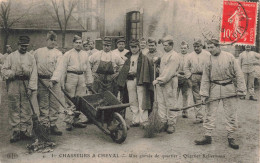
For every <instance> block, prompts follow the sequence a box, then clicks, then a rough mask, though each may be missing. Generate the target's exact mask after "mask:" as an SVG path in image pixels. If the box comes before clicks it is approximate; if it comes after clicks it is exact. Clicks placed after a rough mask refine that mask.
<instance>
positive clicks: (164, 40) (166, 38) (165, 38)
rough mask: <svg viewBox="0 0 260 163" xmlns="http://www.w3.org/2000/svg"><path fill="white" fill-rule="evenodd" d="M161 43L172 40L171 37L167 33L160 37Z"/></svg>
mask: <svg viewBox="0 0 260 163" xmlns="http://www.w3.org/2000/svg"><path fill="white" fill-rule="evenodd" d="M161 41H162V43H164V42H167V41H170V42H173V37H172V36H171V35H167V36H165V37H163V38H162V39H161Z"/></svg>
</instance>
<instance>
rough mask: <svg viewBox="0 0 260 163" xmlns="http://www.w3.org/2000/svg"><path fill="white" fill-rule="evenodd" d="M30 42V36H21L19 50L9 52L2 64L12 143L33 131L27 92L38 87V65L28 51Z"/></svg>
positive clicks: (29, 93)
mask: <svg viewBox="0 0 260 163" xmlns="http://www.w3.org/2000/svg"><path fill="white" fill-rule="evenodd" d="M29 42H30V38H29V37H28V36H20V37H19V41H18V50H17V51H15V52H13V53H11V54H9V55H8V56H7V58H6V60H5V61H4V64H3V66H2V76H3V78H4V79H5V80H6V81H7V92H8V103H9V124H10V125H11V132H12V135H11V139H10V142H11V143H14V142H17V141H19V140H21V139H28V138H30V136H31V132H32V120H31V117H32V116H31V115H32V112H31V108H30V105H29V101H28V99H27V96H26V92H27V93H28V95H29V96H30V95H31V94H32V91H35V90H36V89H37V67H36V63H35V59H34V57H33V56H32V55H31V54H30V53H29V52H27V47H28V45H29ZM24 81H25V82H26V83H27V84H28V88H27V89H28V90H25V87H24V85H23V83H24Z"/></svg>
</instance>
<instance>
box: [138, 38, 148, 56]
mask: <svg viewBox="0 0 260 163" xmlns="http://www.w3.org/2000/svg"><path fill="white" fill-rule="evenodd" d="M139 42H140V48H141V51H142V53H143V54H144V55H146V53H148V51H149V50H148V49H147V47H146V46H147V42H146V40H145V38H141V39H140V41H139Z"/></svg>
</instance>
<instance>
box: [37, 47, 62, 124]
mask: <svg viewBox="0 0 260 163" xmlns="http://www.w3.org/2000/svg"><path fill="white" fill-rule="evenodd" d="M34 57H35V60H36V63H37V71H38V77H39V78H40V79H41V80H42V81H43V82H44V83H45V85H48V83H49V82H50V79H51V78H55V76H54V75H55V73H54V71H55V70H56V69H57V66H58V64H59V62H61V60H62V53H61V52H60V51H59V50H57V49H55V48H54V49H48V48H47V47H44V48H40V49H37V50H36V51H35V52H34ZM56 75H57V74H56ZM51 90H52V91H53V92H54V93H55V94H56V95H57V96H58V97H59V96H60V94H61V89H60V80H59V81H58V83H56V84H54V85H53V87H52V88H51ZM38 103H39V109H40V121H41V123H43V124H44V125H46V126H49V125H50V126H55V125H56V122H57V120H58V116H59V106H60V105H59V102H58V101H57V100H56V99H55V97H53V95H52V94H51V93H50V92H49V91H48V89H46V88H45V87H44V86H43V85H42V84H41V83H39V84H38Z"/></svg>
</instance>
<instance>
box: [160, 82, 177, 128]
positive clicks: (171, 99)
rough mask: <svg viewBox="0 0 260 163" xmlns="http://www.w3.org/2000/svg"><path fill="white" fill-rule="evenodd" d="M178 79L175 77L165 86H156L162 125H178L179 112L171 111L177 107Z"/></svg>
mask: <svg viewBox="0 0 260 163" xmlns="http://www.w3.org/2000/svg"><path fill="white" fill-rule="evenodd" d="M177 88H178V78H177V77H173V78H172V79H171V80H170V81H169V82H168V83H166V84H165V85H164V86H160V85H159V84H157V85H156V92H157V101H158V115H159V117H160V119H161V122H162V123H167V124H168V125H173V126H174V125H176V121H177V115H178V114H177V112H174V111H170V110H169V109H173V108H174V107H175V106H176V105H177Z"/></svg>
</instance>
